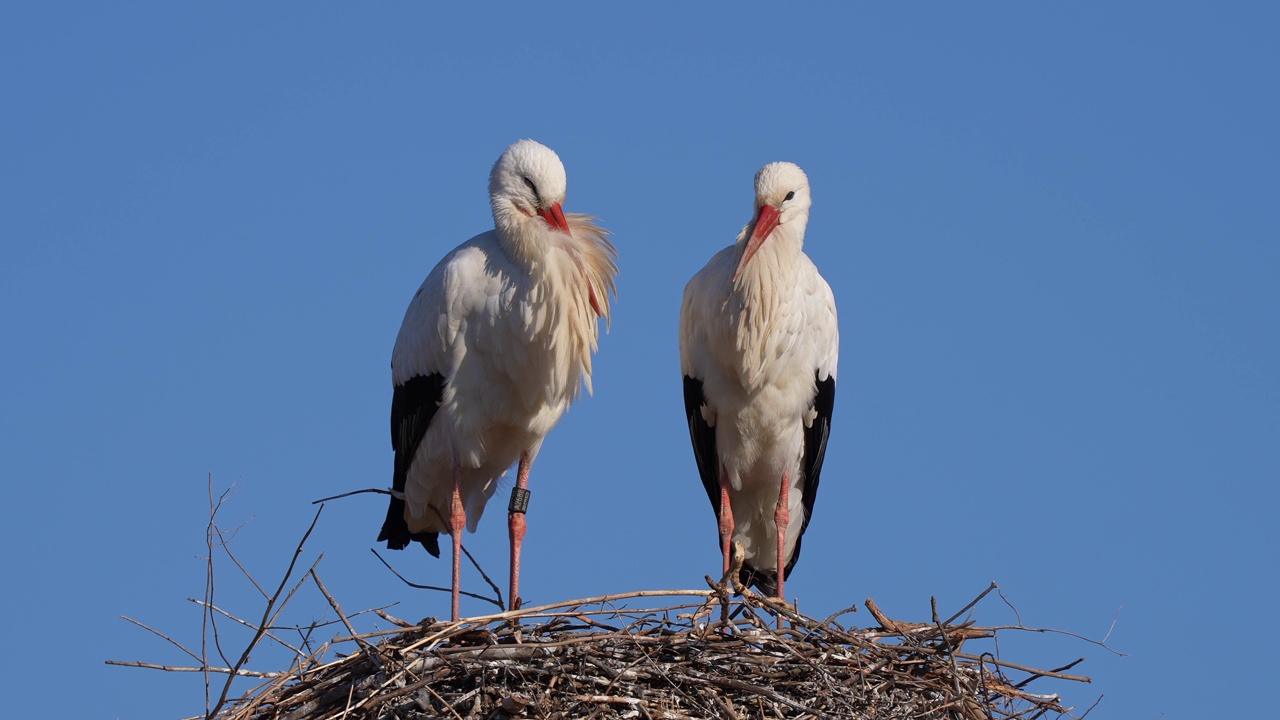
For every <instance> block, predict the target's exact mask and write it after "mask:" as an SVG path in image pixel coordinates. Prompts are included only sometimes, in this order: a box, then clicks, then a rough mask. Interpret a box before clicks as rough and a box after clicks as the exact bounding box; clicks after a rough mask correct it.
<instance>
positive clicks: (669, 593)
mask: <svg viewBox="0 0 1280 720" xmlns="http://www.w3.org/2000/svg"><path fill="white" fill-rule="evenodd" d="M710 594H711V593H708V592H707V591H706V590H636V591H632V592H624V593H614V594H611V595H599V596H596V597H592V598H584V599H582V600H573V601H570V602H562V603H552V604H550V605H537V606H535V607H529V608H520V609H519V610H508V611H507V612H501V613H494V614H492V615H478V616H476V617H471V618H462V619H459V620H457V621H456V622H449V623H441V624H442V625H444V627H443V628H442V629H441V630H440V631H438V632H436V633H435V634H433V635H431V636H429V637H426V638H422V639H421V640H417V641H415V642H414V643H412V644H411V645H409V646H407V647H405V648H404V652H408V651H410V650H415V649H417V648H419V647H422V646H423V645H426V644H429V643H431V642H435V641H436V640H439V639H441V638H444V637H447V636H449V635H452V634H453V632H454V631H455V630H458V629H460V628H463V627H466V626H468V625H476V626H479V625H488V624H490V623H492V622H494V621H496V620H510V619H512V618H517V617H518V618H528V617H530V616H532V615H535V614H537V613H542V612H546V611H548V610H558V609H561V608H569V607H572V608H580V607H582V606H583V605H600V604H603V603H606V602H614V601H617V600H627V599H631V598H642V597H682V596H688V597H701V598H706V597H707V596H708V595H710ZM605 612H609V611H606V610H601V611H599V612H597V613H596V614H603V613H605Z"/></svg>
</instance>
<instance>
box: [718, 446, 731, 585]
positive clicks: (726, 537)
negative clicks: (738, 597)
mask: <svg viewBox="0 0 1280 720" xmlns="http://www.w3.org/2000/svg"><path fill="white" fill-rule="evenodd" d="M732 549H733V505H732V504H730V502H729V474H728V473H727V472H724V471H721V472H720V551H721V552H722V553H724V569H723V570H721V571H720V572H721V574H722V575H723V574H724V573H727V572H729V553H730V552H732Z"/></svg>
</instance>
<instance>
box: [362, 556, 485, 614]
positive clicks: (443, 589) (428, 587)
mask: <svg viewBox="0 0 1280 720" xmlns="http://www.w3.org/2000/svg"><path fill="white" fill-rule="evenodd" d="M369 552H371V553H373V556H374V557H376V558H378V560H379V561H381V562H382V564H383V565H385V566H386V568H387V569H388V570H390V571H391V574H392V575H395V576H396V577H398V578H400V582H402V583H404V584H405V585H408V586H409V587H411V588H415V589H418V590H435V591H438V592H453V588H447V587H439V586H437V585H420V584H418V583H415V582H411V581H410V580H408V579H407V578H405V576H403V575H401V574H400V573H398V572H396V569H395V568H393V567H391V563H389V562H387V561H386V560H385V559H384V558H383V557H382V556H381V555H379V554H378V551H377V550H375V549H373V548H369ZM458 594H459V595H465V596H467V597H469V598H475V599H476V600H483V601H485V602H487V603H492V604H494V605H497V606H498V607H500V608H501V607H505V606H504V605H503V604H502V602H501V601H495V600H494V599H493V598H491V597H486V596H484V595H477V594H476V593H472V592H467V591H466V590H460V591H458Z"/></svg>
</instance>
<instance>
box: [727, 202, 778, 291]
mask: <svg viewBox="0 0 1280 720" xmlns="http://www.w3.org/2000/svg"><path fill="white" fill-rule="evenodd" d="M780 218H781V216H780V215H779V213H778V209H777V208H775V207H774V206H772V205H761V206H760V214H758V215H756V227H755V229H754V230H752V231H751V239H750V240H747V249H746V250H743V251H742V259H741V260H739V261H738V269H737V270H734V271H733V281H734V282H738V276H739V275H741V274H742V269H743V268H745V267H746V266H747V263H748V262H750V261H751V258H752V256H754V255H755V254H756V251H757V250H759V249H760V246H761V245H763V244H764V241H765V240H767V239H768V238H769V234H770V233H772V232H773V231H774V228H776V227H778V220H779V219H780Z"/></svg>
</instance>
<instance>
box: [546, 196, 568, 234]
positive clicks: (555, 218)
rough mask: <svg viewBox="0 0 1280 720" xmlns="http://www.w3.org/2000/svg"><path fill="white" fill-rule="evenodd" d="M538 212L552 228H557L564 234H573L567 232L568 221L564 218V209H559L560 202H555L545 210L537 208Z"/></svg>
mask: <svg viewBox="0 0 1280 720" xmlns="http://www.w3.org/2000/svg"><path fill="white" fill-rule="evenodd" d="M538 214H539V215H541V216H542V219H543V220H546V221H547V224H548V225H550V226H551V229H552V230H559V231H560V232H562V233H564V234H565V235H572V234H573V233H570V232H569V222H568V221H567V220H565V219H564V211H563V210H561V209H560V203H556V204H554V205H552V206H551V207H550V208H547V209H545V210H544V209H542V208H539V209H538Z"/></svg>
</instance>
